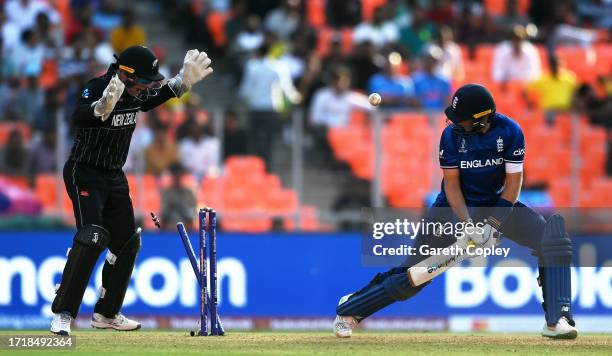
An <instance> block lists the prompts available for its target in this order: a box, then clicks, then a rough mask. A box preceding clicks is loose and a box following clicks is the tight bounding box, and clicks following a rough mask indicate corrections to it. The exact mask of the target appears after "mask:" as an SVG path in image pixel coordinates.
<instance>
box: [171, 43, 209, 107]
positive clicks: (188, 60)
mask: <svg viewBox="0 0 612 356" xmlns="http://www.w3.org/2000/svg"><path fill="white" fill-rule="evenodd" d="M211 62H212V61H211V60H210V58H208V55H207V54H206V52H200V51H198V50H197V49H190V50H189V51H187V54H185V59H184V61H183V67H182V68H181V70H180V72H179V74H178V75H176V76H175V77H174V78H172V79H170V80H169V81H168V86H169V87H170V89H172V91H173V92H174V94H175V95H176V96H177V97H179V96H181V95H183V94H184V93H185V92H187V91H189V90H190V89H191V87H192V86H193V85H194V84H195V83H197V82H199V81H201V80H203V79H204V78H206V77H207V76H209V75H210V74H211V73H212V72H213V69H212V67H210V63H211Z"/></svg>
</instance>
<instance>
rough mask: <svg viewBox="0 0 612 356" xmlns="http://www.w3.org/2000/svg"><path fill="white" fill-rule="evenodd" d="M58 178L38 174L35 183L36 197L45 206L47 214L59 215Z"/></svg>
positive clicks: (51, 175) (52, 175)
mask: <svg viewBox="0 0 612 356" xmlns="http://www.w3.org/2000/svg"><path fill="white" fill-rule="evenodd" d="M57 179H58V178H57V177H56V176H55V175H54V174H38V175H37V176H36V179H35V182H34V195H36V198H37V199H38V200H40V202H41V203H42V205H43V209H44V212H45V214H55V213H57V212H58V211H57Z"/></svg>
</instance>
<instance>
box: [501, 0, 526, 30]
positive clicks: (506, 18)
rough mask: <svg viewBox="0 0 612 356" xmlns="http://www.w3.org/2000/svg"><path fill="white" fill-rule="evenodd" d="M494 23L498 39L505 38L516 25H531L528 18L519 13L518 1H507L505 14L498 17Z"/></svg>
mask: <svg viewBox="0 0 612 356" xmlns="http://www.w3.org/2000/svg"><path fill="white" fill-rule="evenodd" d="M494 22H495V30H496V32H497V34H498V38H503V37H505V36H506V34H507V33H510V32H511V31H512V30H513V29H514V26H516V25H521V26H527V25H528V24H529V20H528V19H527V17H525V16H523V15H521V14H520V13H519V7H518V0H506V11H505V13H504V14H503V15H500V16H497V17H496V18H495V20H494Z"/></svg>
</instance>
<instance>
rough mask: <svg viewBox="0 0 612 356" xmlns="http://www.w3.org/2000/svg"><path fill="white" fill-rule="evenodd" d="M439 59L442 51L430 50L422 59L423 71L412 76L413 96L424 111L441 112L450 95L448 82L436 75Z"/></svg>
mask: <svg viewBox="0 0 612 356" xmlns="http://www.w3.org/2000/svg"><path fill="white" fill-rule="evenodd" d="M441 59H442V51H441V50H440V49H439V48H432V49H430V51H429V52H428V53H427V54H426V55H425V56H424V57H423V70H422V71H419V72H417V73H415V74H414V75H413V76H412V81H413V82H414V92H415V95H416V97H417V99H418V102H419V104H420V105H421V107H423V109H425V110H433V111H439V110H442V109H443V108H444V107H445V106H446V105H447V103H448V98H449V96H450V95H451V84H450V81H449V80H448V79H446V78H444V77H442V76H441V75H439V74H437V73H436V67H437V66H438V65H439V62H440V60H441Z"/></svg>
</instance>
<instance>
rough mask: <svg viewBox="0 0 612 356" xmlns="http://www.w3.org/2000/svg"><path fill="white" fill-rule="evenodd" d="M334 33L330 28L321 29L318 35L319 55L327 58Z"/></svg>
mask: <svg viewBox="0 0 612 356" xmlns="http://www.w3.org/2000/svg"><path fill="white" fill-rule="evenodd" d="M333 37H334V31H333V30H332V29H331V28H329V27H320V28H319V31H318V33H317V50H316V51H317V55H318V56H319V57H325V56H326V55H327V53H329V50H330V48H331V43H332V39H333Z"/></svg>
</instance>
